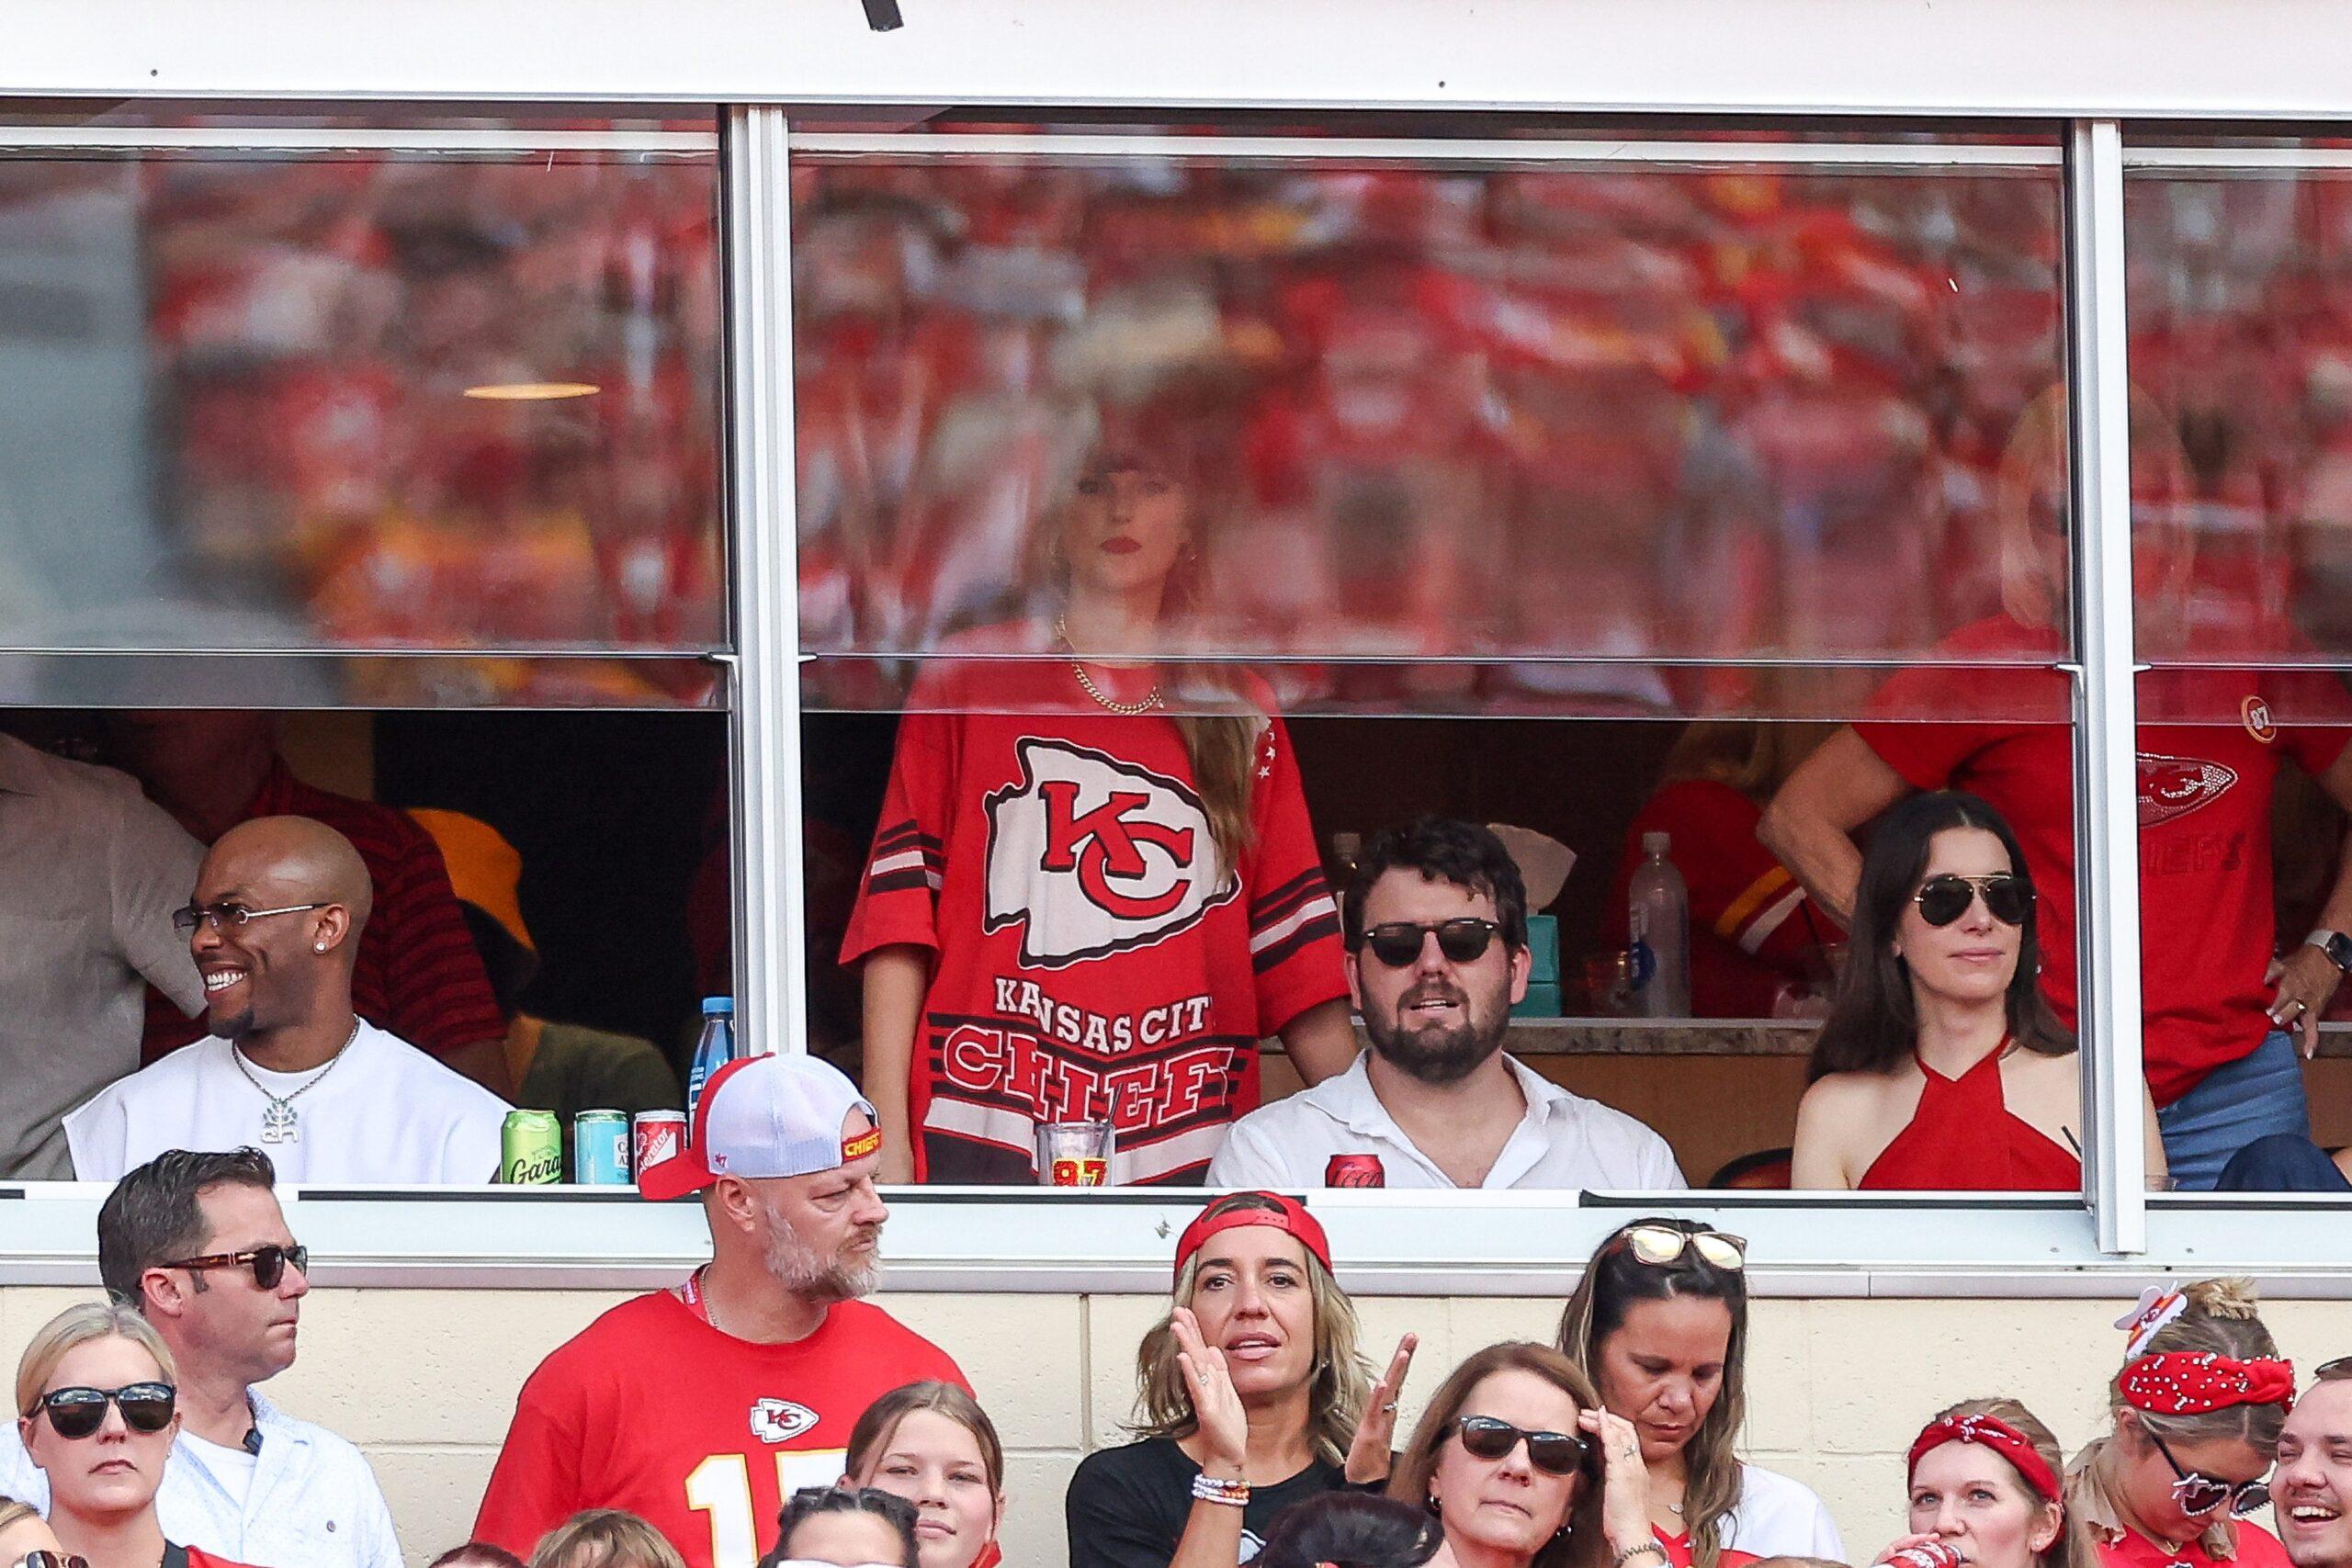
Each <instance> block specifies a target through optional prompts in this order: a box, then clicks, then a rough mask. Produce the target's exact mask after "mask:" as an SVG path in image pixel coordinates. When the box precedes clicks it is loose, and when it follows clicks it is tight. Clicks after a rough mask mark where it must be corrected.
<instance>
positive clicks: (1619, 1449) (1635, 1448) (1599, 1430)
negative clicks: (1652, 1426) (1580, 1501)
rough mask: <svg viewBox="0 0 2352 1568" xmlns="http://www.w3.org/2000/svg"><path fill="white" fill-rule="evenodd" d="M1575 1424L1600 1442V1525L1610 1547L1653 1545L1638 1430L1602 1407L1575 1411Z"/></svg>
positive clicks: (1646, 1477) (1647, 1477)
mask: <svg viewBox="0 0 2352 1568" xmlns="http://www.w3.org/2000/svg"><path fill="white" fill-rule="evenodd" d="M1577 1426H1579V1427H1583V1428H1584V1429H1585V1431H1586V1432H1588V1433H1589V1434H1590V1436H1591V1438H1592V1440H1593V1441H1594V1442H1596V1443H1599V1444H1600V1529H1601V1533H1602V1534H1603V1535H1605V1536H1606V1537H1608V1539H1609V1549H1610V1551H1612V1552H1622V1551H1633V1550H1634V1548H1636V1547H1640V1546H1645V1545H1650V1546H1655V1545H1656V1544H1657V1537H1656V1535H1654V1534H1653V1533H1652V1531H1651V1528H1650V1472H1649V1470H1648V1468H1647V1467H1646V1466H1645V1465H1644V1464H1643V1463H1642V1438H1641V1434H1639V1433H1637V1432H1635V1431H1634V1424H1633V1423H1632V1422H1631V1421H1628V1420H1626V1419H1625V1418H1624V1417H1623V1416H1617V1415H1612V1414H1611V1413H1610V1412H1609V1411H1606V1410H1582V1411H1578V1412H1577ZM1660 1555H1664V1554H1663V1553H1662V1552H1661V1553H1660Z"/></svg>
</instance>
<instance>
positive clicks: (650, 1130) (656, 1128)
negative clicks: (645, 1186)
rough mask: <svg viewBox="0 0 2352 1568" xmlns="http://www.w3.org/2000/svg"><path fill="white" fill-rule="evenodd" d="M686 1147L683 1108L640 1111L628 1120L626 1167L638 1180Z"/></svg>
mask: <svg viewBox="0 0 2352 1568" xmlns="http://www.w3.org/2000/svg"><path fill="white" fill-rule="evenodd" d="M685 1149H686V1113H685V1112H684V1111H639V1112H638V1113H637V1114H636V1116H634V1117H633V1118H631V1119H630V1122H629V1154H630V1160H629V1168H630V1169H631V1170H633V1171H635V1172H636V1173H637V1179H639V1181H642V1180H644V1179H645V1173H646V1172H647V1171H649V1170H650V1169H652V1168H654V1167H655V1166H657V1165H660V1164H661V1163H662V1161H663V1160H665V1159H674V1158H676V1157H677V1156H679V1155H682V1154H684V1152H685Z"/></svg>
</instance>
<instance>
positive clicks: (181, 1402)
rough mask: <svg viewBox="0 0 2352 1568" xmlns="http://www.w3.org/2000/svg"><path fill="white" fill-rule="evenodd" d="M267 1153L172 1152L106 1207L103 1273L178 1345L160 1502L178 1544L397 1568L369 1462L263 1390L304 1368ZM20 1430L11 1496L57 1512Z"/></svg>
mask: <svg viewBox="0 0 2352 1568" xmlns="http://www.w3.org/2000/svg"><path fill="white" fill-rule="evenodd" d="M276 1180H277V1171H276V1169H275V1168H273V1167H272V1165H271V1164H270V1160H269V1156H267V1155H265V1154H263V1153H262V1152H261V1151H260V1150H258V1149H250V1148H248V1149H235V1150H232V1151H229V1152H226V1153H220V1154H194V1153H190V1152H188V1151H187V1150H184V1149H175V1150H172V1151H170V1152H168V1153H165V1154H163V1155H160V1156H157V1157H156V1158H154V1159H153V1160H151V1161H149V1162H148V1163H147V1164H145V1165H142V1166H141V1167H140V1168H138V1169H136V1170H133V1171H131V1172H130V1174H129V1175H127V1176H125V1177H124V1178H123V1179H122V1180H121V1181H120V1182H119V1183H117V1184H116V1186H115V1190H114V1191H113V1192H111V1193H110V1194H108V1195H107V1201H106V1203H105V1206H104V1207H102V1208H101V1209H99V1211H98V1272H99V1275H100V1277H101V1278H103V1279H104V1280H105V1281H106V1284H107V1293H108V1294H110V1295H112V1296H113V1297H114V1298H115V1299H116V1300H117V1301H119V1302H123V1303H128V1304H130V1305H131V1306H135V1307H137V1308H138V1309H139V1311H140V1313H141V1314H142V1315H144V1316H145V1317H146V1319H147V1321H148V1323H149V1324H151V1325H153V1327H154V1330H155V1332H156V1333H157V1334H158V1335H159V1336H161V1337H162V1338H163V1341H164V1344H165V1345H167V1346H169V1347H170V1348H171V1352H172V1359H173V1361H174V1363H175V1366H176V1369H177V1373H178V1382H177V1388H178V1399H177V1404H178V1409H179V1414H180V1418H181V1425H180V1433H179V1436H178V1437H177V1438H175V1440H174V1441H173V1444H172V1451H171V1457H170V1458H169V1459H168V1460H167V1461H165V1462H164V1480H163V1484H162V1486H161V1487H160V1488H159V1489H158V1490H157V1492H156V1494H155V1517H156V1521H157V1523H159V1524H160V1525H161V1526H162V1527H163V1530H164V1536H165V1537H166V1538H168V1539H169V1540H174V1541H177V1542H179V1543H180V1544H182V1545H185V1546H190V1547H194V1548H197V1549H198V1550H199V1551H205V1552H209V1553H211V1554H213V1555H215V1556H218V1557H224V1558H228V1559H232V1560H233V1561H235V1562H251V1563H258V1564H265V1565H266V1568H400V1563H401V1550H400V1542H399V1540H397V1539H396V1538H395V1537H394V1535H393V1532H392V1516H391V1510H390V1508H389V1507H388V1506H386V1505H385V1503H384V1494H383V1491H382V1489H381V1488H380V1487H379V1486H378V1485H377V1483H376V1477H375V1473H374V1472H372V1471H371V1470H370V1469H369V1468H368V1461H367V1460H366V1458H365V1457H363V1456H362V1455H361V1453H360V1452H359V1450H357V1449H356V1448H354V1447H353V1446H352V1445H351V1444H350V1443H348V1442H345V1440H344V1439H343V1438H338V1437H336V1436H335V1435H334V1433H332V1432H330V1431H328V1430H326V1429H325V1428H324V1427H316V1426H313V1425H311V1423H310V1422H307V1421H300V1420H297V1419H295V1418H294V1417H293V1416H288V1415H287V1414H286V1413H285V1412H284V1411H282V1410H280V1409H278V1408H277V1405H275V1404H271V1403H270V1402H269V1401H268V1400H267V1399H266V1398H264V1397H263V1396H262V1394H261V1393H260V1392H259V1390H257V1389H256V1388H255V1387H254V1385H255V1384H256V1383H260V1382H266V1381H267V1380H269V1379H270V1378H273V1377H276V1376H277V1374H278V1373H280V1372H282V1371H286V1370H287V1368H288V1367H290V1366H292V1365H293V1364H294V1354H295V1337H296V1334H297V1325H299V1323H300V1317H301V1310H302V1298H303V1297H304V1296H306V1295H308V1294H309V1293H310V1290H311V1282H310V1277H309V1274H308V1272H307V1269H308V1265H309V1262H310V1256H309V1253H308V1251H307V1250H306V1249H305V1248H304V1247H301V1246H300V1244H298V1243H297V1242H296V1241H295V1239H294V1235H293V1233H292V1232H291V1231H289V1230H288V1228H287V1224H286V1215H285V1213H284V1211H282V1210H281V1209H280V1208H279V1207H278V1204H277V1194H276V1193H275V1191H274V1190H273V1188H274V1186H275V1183H276ZM47 1486H48V1483H47V1479H46V1478H45V1477H44V1476H43V1475H42V1473H41V1472H40V1469H38V1468H37V1467H36V1466H35V1465H34V1464H33V1463H32V1461H31V1460H30V1459H29V1458H28V1456H27V1455H26V1453H25V1448H24V1443H23V1441H22V1439H21V1438H18V1437H17V1427H16V1424H15V1423H13V1422H8V1423H0V1495H14V1496H19V1497H24V1498H26V1499H28V1501H31V1502H32V1503H34V1504H35V1505H37V1506H41V1507H44V1508H45V1507H46V1506H47V1505H48V1490H47Z"/></svg>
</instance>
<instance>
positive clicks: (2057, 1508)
mask: <svg viewBox="0 0 2352 1568" xmlns="http://www.w3.org/2000/svg"><path fill="white" fill-rule="evenodd" d="M2065 1468H2066V1463H2065V1459H2064V1455H2062V1454H2061V1453H2060V1452H2059V1450H2058V1439H2057V1438H2054V1437H2052V1436H2051V1433H2050V1428H2049V1427H2045V1426H2043V1425H2042V1424H2041V1419H2040V1418H2039V1417H2037V1416H2035V1415H2034V1413H2033V1412H2032V1411H2030V1410H2028V1409H2027V1408H2026V1407H2025V1406H2024V1405H2022V1404H2018V1402H2017V1401H2016V1400H2014V1399H1966V1400H1962V1401H1961V1402H1960V1403H1959V1404H1951V1405H1947V1406H1945V1407H1944V1408H1943V1409H1941V1410H1939V1411H1938V1412H1937V1413H1936V1415H1935V1417H1934V1418H1933V1419H1932V1420H1930V1421H1929V1422H1928V1424H1927V1426H1925V1427H1921V1428H1920V1431H1919V1435H1918V1437H1917V1438H1915V1439H1914V1440H1913V1441H1912V1444H1911V1451H1910V1454H1909V1456H1908V1459H1907V1461H1906V1472H1907V1473H1906V1477H1905V1483H1906V1485H1907V1487H1908V1491H1909V1495H1908V1502H1907V1510H1908V1523H1909V1526H1910V1532H1909V1533H1908V1534H1906V1535H1904V1536H1902V1537H1901V1538H1899V1539H1898V1540H1895V1542H1894V1544H1893V1545H1892V1546H1889V1547H1888V1548H1887V1549H1886V1550H1885V1551H1883V1552H1881V1553H1880V1554H1879V1558H1878V1561H1879V1562H1881V1563H1882V1564H1884V1563H1901V1562H1909V1561H1912V1559H1910V1558H1907V1557H1905V1555H1904V1554H1905V1553H1906V1552H1910V1551H1915V1550H1917V1549H1918V1548H1921V1547H1930V1546H1940V1547H1944V1548H1946V1549H1948V1550H1950V1551H1956V1552H1958V1553H1959V1554H1960V1556H1961V1558H1962V1560H1963V1561H1964V1562H1968V1563H1969V1564H1971V1565H1972V1568H2082V1565H2081V1564H2078V1563H2077V1562H2076V1561H2075V1549H2074V1546H2073V1544H2072V1540H2071V1538H2070V1537H2069V1536H2068V1534H2067V1531H2066V1504H2065V1496H2064V1483H2063V1482H2062V1481H2061V1480H2060V1477H2061V1476H2063V1475H2064V1473H2065Z"/></svg>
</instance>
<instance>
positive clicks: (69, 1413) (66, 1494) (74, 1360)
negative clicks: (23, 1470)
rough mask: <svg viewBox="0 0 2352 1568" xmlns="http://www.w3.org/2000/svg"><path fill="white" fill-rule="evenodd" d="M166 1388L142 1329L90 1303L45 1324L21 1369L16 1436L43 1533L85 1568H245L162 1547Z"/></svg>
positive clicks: (169, 1431) (170, 1412)
mask: <svg viewBox="0 0 2352 1568" xmlns="http://www.w3.org/2000/svg"><path fill="white" fill-rule="evenodd" d="M173 1378H174V1374H173V1369H172V1353H171V1351H170V1350H169V1349H167V1348H165V1347H164V1342H163V1340H162V1339H160V1338H158V1337H156V1334H155V1331H154V1330H153V1328H151V1327H149V1326H148V1325H147V1320H146V1319H145V1318H143V1317H141V1316H140V1315H139V1314H138V1313H137V1312H136V1311H134V1310H132V1309H131V1308H130V1307H126V1306H113V1305H102V1304H99V1303H85V1304H83V1305H80V1306H73V1307H68V1308H66V1309H65V1310H64V1311H63V1312H62V1313H60V1314H57V1315H56V1316H55V1317H53V1318H51V1319H50V1320H49V1322H48V1323H47V1324H45V1325H42V1327H41V1328H40V1330H39V1331H38V1332H37V1333H35V1334H34V1335H33V1337H32V1341H31V1343H29V1344H28V1345H27V1346H26V1347H25V1353H24V1357H23V1359H21V1360H20V1361H19V1362H18V1363H17V1416H18V1420H17V1430H18V1431H19V1432H20V1433H21V1434H22V1435H23V1438H24V1442H25V1451H26V1453H27V1454H28V1455H29V1456H30V1457H31V1459H32V1461H33V1463H35V1464H37V1465H39V1466H40V1469H41V1472H42V1473H43V1475H45V1476H46V1477H47V1478H48V1481H49V1528H50V1529H52V1530H54V1531H55V1532H56V1534H57V1539H58V1540H59V1542H60V1543H61V1544H62V1545H63V1546H64V1548H65V1550H66V1551H67V1552H68V1553H69V1554H70V1555H71V1556H74V1557H79V1558H83V1559H85V1560H86V1561H87V1562H88V1563H89V1565H90V1568H240V1565H239V1564H236V1563H232V1562H230V1561H229V1560H228V1559H226V1558H223V1557H215V1556H212V1555H211V1554H209V1553H208V1552H204V1551H198V1550H197V1549H196V1548H194V1547H184V1546H180V1545H177V1544H175V1543H174V1542H172V1541H169V1540H165V1539H164V1530H163V1527H162V1526H161V1525H159V1524H157V1523H156V1522H155V1489H156V1488H157V1487H158V1486H160V1485H162V1484H163V1481H164V1461H166V1460H168V1459H169V1458H170V1457H171V1452H172V1444H173V1441H174V1440H175V1438H178V1436H179V1431H180V1415H179V1410H178V1408H177V1404H178V1396H179V1390H178V1388H177V1386H176V1385H175V1382H174V1381H173ZM183 1462H187V1461H185V1460H184V1461H183Z"/></svg>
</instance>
